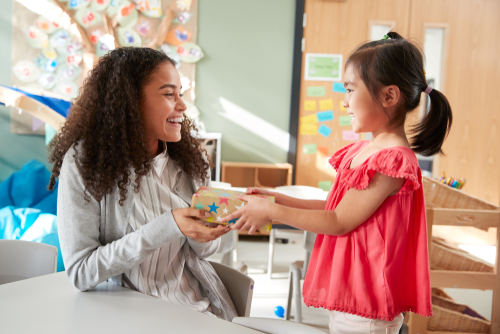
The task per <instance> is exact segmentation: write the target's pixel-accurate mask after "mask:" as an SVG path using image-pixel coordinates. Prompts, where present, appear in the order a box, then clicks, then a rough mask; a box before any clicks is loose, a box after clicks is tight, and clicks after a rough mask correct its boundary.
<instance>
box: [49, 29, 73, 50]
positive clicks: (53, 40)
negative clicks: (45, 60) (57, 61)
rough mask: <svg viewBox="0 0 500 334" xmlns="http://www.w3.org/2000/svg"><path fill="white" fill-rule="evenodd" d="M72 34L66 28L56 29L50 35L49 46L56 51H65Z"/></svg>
mask: <svg viewBox="0 0 500 334" xmlns="http://www.w3.org/2000/svg"><path fill="white" fill-rule="evenodd" d="M71 38H72V36H71V35H70V34H69V32H68V31H66V30H58V31H56V32H55V33H54V34H52V36H50V40H49V42H50V46H51V47H53V48H55V49H56V50H58V51H66V47H67V46H68V45H69V44H70V42H71Z"/></svg>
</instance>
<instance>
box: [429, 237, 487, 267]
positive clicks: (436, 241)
mask: <svg viewBox="0 0 500 334" xmlns="http://www.w3.org/2000/svg"><path fill="white" fill-rule="evenodd" d="M429 262H430V266H431V269H434V270H457V271H480V272H488V273H492V272H493V265H491V264H489V263H488V262H485V261H483V260H482V259H480V258H478V257H475V256H474V255H472V254H469V253H468V252H466V251H464V250H462V249H460V248H458V247H455V246H454V245H452V244H450V243H448V242H446V241H445V240H444V239H442V238H438V237H432V243H431V250H430V254H429Z"/></svg>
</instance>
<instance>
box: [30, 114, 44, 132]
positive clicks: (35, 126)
mask: <svg viewBox="0 0 500 334" xmlns="http://www.w3.org/2000/svg"><path fill="white" fill-rule="evenodd" d="M44 124H45V122H44V121H42V120H41V119H39V118H37V117H35V116H33V120H32V121H31V131H33V132H35V131H36V130H38V129H39V128H40V127H41V126H42V125H44Z"/></svg>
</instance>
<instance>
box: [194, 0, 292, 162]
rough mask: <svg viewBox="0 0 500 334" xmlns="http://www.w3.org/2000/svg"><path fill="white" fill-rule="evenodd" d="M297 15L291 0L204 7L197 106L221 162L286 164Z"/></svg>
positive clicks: (238, 0) (213, 0)
mask: <svg viewBox="0 0 500 334" xmlns="http://www.w3.org/2000/svg"><path fill="white" fill-rule="evenodd" d="M294 15H295V1H293V0H272V1H269V0H251V1H249V0H200V1H199V19H198V44H199V45H200V47H201V48H202V49H203V52H204V53H205V57H204V58H203V59H202V60H200V62H198V64H197V67H196V87H195V93H196V100H195V103H196V106H197V107H198V109H199V110H200V113H201V120H202V121H203V122H204V123H205V126H206V128H207V131H208V132H221V133H222V160H226V161H240V162H242V161H244V162H286V161H287V151H288V139H287V138H288V126H289V118H290V117H289V116H290V91H291V77H292V53H293V27H294ZM228 113H229V115H228ZM249 114H250V115H249ZM224 115H226V117H224Z"/></svg>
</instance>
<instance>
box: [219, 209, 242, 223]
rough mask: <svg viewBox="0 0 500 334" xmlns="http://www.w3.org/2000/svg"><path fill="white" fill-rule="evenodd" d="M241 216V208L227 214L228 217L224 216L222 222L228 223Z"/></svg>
mask: <svg viewBox="0 0 500 334" xmlns="http://www.w3.org/2000/svg"><path fill="white" fill-rule="evenodd" d="M239 217H241V214H240V213H239V210H238V211H235V212H233V213H231V214H230V215H227V216H226V217H224V218H222V219H221V222H223V223H227V222H228V221H231V220H233V219H235V218H239Z"/></svg>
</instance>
